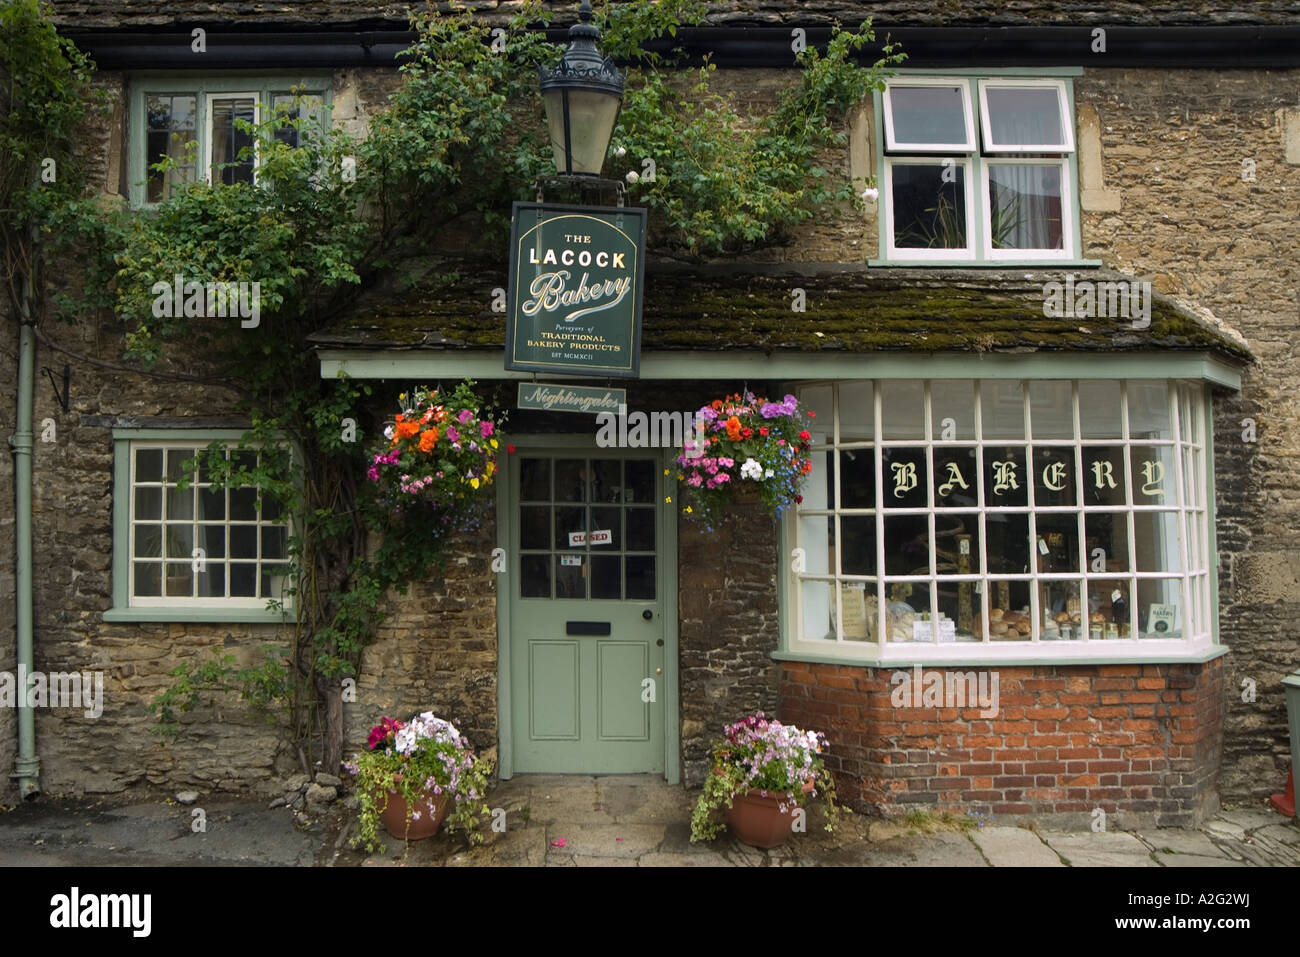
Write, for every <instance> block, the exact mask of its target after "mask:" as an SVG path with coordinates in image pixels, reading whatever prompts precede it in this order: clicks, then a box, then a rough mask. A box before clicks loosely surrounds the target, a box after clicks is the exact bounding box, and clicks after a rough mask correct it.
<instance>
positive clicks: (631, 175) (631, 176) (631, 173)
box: [627, 169, 641, 183]
mask: <svg viewBox="0 0 1300 957" xmlns="http://www.w3.org/2000/svg"><path fill="white" fill-rule="evenodd" d="M639 179H641V174H640V173H638V172H637V171H636V170H634V169H630V170H628V171H627V181H628V182H629V183H635V182H637V181H638V180H639Z"/></svg>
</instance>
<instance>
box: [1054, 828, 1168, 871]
mask: <svg viewBox="0 0 1300 957" xmlns="http://www.w3.org/2000/svg"><path fill="white" fill-rule="evenodd" d="M1039 836H1040V837H1041V838H1042V840H1043V842H1044V843H1045V844H1046V845H1047V846H1048V847H1050V848H1051V849H1052V850H1053V851H1055V852H1056V853H1057V854H1059V855H1060V856H1061V858H1062V859H1063V860H1065V861H1068V862H1069V864H1070V866H1071V867H1158V866H1159V865H1158V864H1156V862H1155V861H1153V860H1152V859H1151V850H1150V848H1148V847H1147V846H1146V845H1145V844H1143V843H1142V842H1141V841H1140V840H1138V838H1137V837H1135V836H1134V835H1132V834H1126V833H1124V832H1123V831H1101V832H1097V833H1094V832H1092V831H1088V832H1086V833H1083V834H1080V833H1077V832H1065V831H1043V832H1041V834H1040V835H1039Z"/></svg>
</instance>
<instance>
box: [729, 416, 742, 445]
mask: <svg viewBox="0 0 1300 957" xmlns="http://www.w3.org/2000/svg"><path fill="white" fill-rule="evenodd" d="M727 438H729V439H731V441H733V442H739V441H740V419H738V418H736V417H735V416H734V415H733V416H732V417H731V418H729V419H728V420H727Z"/></svg>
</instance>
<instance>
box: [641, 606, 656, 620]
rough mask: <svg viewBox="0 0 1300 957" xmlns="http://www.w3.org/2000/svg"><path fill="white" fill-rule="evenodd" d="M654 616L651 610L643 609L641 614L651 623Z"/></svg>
mask: <svg viewBox="0 0 1300 957" xmlns="http://www.w3.org/2000/svg"><path fill="white" fill-rule="evenodd" d="M654 616H655V613H654V612H652V611H651V610H650V609H649V608H646V609H643V610H642V612H641V617H642V618H644V619H645V620H646V621H649V620H650V619H651V618H653V617H654Z"/></svg>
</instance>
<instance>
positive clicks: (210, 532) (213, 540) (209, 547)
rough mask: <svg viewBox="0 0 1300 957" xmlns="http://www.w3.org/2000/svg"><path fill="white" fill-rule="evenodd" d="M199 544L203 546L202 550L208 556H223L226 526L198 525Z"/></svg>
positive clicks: (224, 555)
mask: <svg viewBox="0 0 1300 957" xmlns="http://www.w3.org/2000/svg"><path fill="white" fill-rule="evenodd" d="M199 544H201V545H202V546H203V550H204V551H205V552H206V553H207V556H208V558H225V557H226V526H224V525H200V526H199Z"/></svg>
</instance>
